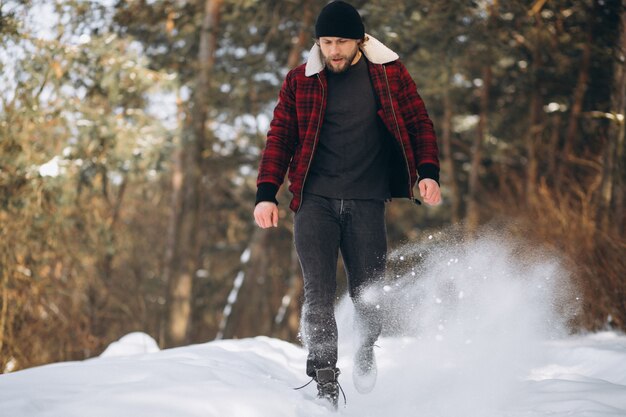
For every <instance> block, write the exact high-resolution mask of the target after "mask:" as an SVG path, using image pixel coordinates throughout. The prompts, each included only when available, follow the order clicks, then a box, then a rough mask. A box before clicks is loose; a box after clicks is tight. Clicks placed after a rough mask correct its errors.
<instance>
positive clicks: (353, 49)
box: [319, 36, 360, 74]
mask: <svg viewBox="0 0 626 417" xmlns="http://www.w3.org/2000/svg"><path fill="white" fill-rule="evenodd" d="M359 43H360V41H359V40H357V39H345V38H336V37H332V36H323V37H321V38H319V45H320V49H321V50H322V58H324V63H325V64H326V68H328V70H329V71H331V72H334V73H336V74H339V73H341V72H345V71H347V70H348V68H350V65H352V64H353V63H354V60H355V58H356V56H357V54H358V53H359Z"/></svg>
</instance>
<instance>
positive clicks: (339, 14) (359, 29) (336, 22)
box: [315, 1, 365, 39]
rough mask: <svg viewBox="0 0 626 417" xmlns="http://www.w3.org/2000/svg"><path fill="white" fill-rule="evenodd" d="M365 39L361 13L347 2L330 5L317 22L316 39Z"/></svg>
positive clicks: (323, 10)
mask: <svg viewBox="0 0 626 417" xmlns="http://www.w3.org/2000/svg"><path fill="white" fill-rule="evenodd" d="M322 36H335V37H338V38H347V39H363V37H364V36H365V28H364V27H363V21H362V20H361V16H360V15H359V12H357V10H356V9H355V8H354V7H352V6H351V5H349V4H348V3H346V2H345V1H333V2H332V3H328V4H327V5H326V6H325V7H324V8H323V9H322V11H321V12H320V15H319V16H318V17H317V21H316V22H315V37H316V38H321V37H322Z"/></svg>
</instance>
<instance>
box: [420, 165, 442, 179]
mask: <svg viewBox="0 0 626 417" xmlns="http://www.w3.org/2000/svg"><path fill="white" fill-rule="evenodd" d="M417 174H418V175H419V180H418V181H417V182H418V183H419V182H420V181H421V180H423V179H425V178H430V179H431V180H435V181H437V184H439V167H438V166H437V165H435V164H422V165H420V166H418V167H417Z"/></svg>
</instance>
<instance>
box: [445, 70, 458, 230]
mask: <svg viewBox="0 0 626 417" xmlns="http://www.w3.org/2000/svg"><path fill="white" fill-rule="evenodd" d="M441 142H442V145H443V152H444V159H443V161H442V162H443V169H444V171H445V172H446V173H447V177H448V184H447V186H448V187H449V189H450V200H451V201H450V204H451V209H450V217H451V220H452V223H458V222H459V220H461V194H460V192H459V184H458V182H457V178H456V176H457V174H456V169H455V167H454V159H453V157H452V100H451V98H450V72H449V71H448V72H446V79H445V86H444V92H443V126H442V135H441Z"/></svg>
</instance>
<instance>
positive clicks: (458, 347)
mask: <svg viewBox="0 0 626 417" xmlns="http://www.w3.org/2000/svg"><path fill="white" fill-rule="evenodd" d="M390 265H391V266H390V270H391V271H393V272H394V273H395V274H396V275H397V277H396V280H395V281H394V282H393V283H389V284H388V285H387V286H385V287H384V288H378V289H372V293H371V296H372V297H374V298H373V299H375V300H377V302H379V303H380V306H381V311H382V312H383V314H385V316H386V333H385V336H384V337H382V338H381V339H380V341H379V342H378V346H379V348H377V349H376V353H377V358H378V365H379V372H378V383H377V386H376V388H375V389H374V391H373V392H372V393H370V394H367V395H361V394H358V393H357V392H356V390H355V389H354V387H353V384H352V380H351V371H352V363H351V356H352V353H353V347H352V343H351V338H352V337H353V331H352V324H351V323H352V316H353V310H352V306H351V304H350V302H349V300H347V299H343V300H342V301H341V302H340V303H339V305H338V309H337V317H338V324H339V331H340V352H339V354H340V355H339V356H340V357H339V363H338V366H339V367H340V368H341V370H342V375H341V376H340V379H339V380H340V382H341V384H342V386H343V389H344V390H345V393H346V396H347V405H346V406H345V407H344V406H343V405H341V406H340V410H339V415H344V416H423V417H491V416H493V417H496V416H497V417H506V416H510V417H539V416H545V417H548V416H549V417H565V416H576V417H605V416H626V336H624V335H622V334H618V333H615V332H610V331H607V332H601V333H596V334H588V335H578V336H568V335H567V333H566V332H565V330H564V329H565V325H564V324H565V322H566V320H567V319H569V318H570V317H571V315H573V314H577V312H578V310H577V306H576V291H575V289H574V288H572V286H571V285H570V284H569V283H568V280H567V273H566V272H565V271H564V269H563V267H562V265H561V264H560V262H558V260H557V259H556V258H555V257H553V256H548V255H545V254H541V253H540V252H539V251H536V250H535V251H533V250H531V249H529V248H528V247H525V246H524V245H520V244H511V243H507V242H505V241H503V240H502V239H498V238H494V237H493V236H490V237H484V238H482V239H479V240H477V241H473V242H471V244H470V243H468V244H464V243H441V242H438V239H437V238H434V239H431V240H427V241H426V243H423V244H419V245H409V246H405V247H403V248H400V249H398V250H396V251H394V252H393V253H392V254H390ZM377 294H378V295H377ZM381 294H382V295H381ZM376 297H378V298H376ZM305 357H306V352H305V350H304V349H303V348H301V347H299V346H296V345H294V344H290V343H287V342H284V341H280V340H276V339H271V338H267V337H257V338H252V339H243V340H220V341H214V342H210V343H205V344H199V345H192V346H187V347H182V348H176V349H167V350H162V351H159V350H158V347H157V346H156V344H155V343H154V341H152V340H151V339H150V338H149V336H147V335H143V334H140V333H136V334H131V335H128V336H126V337H124V338H122V339H121V340H120V341H119V342H116V343H115V344H113V345H111V346H110V347H109V349H107V350H106V351H105V353H104V354H103V355H102V356H101V357H99V358H94V359H90V360H86V361H82V362H70V363H58V364H52V365H46V366H42V367H38V368H32V369H27V370H23V371H19V372H15V373H11V374H6V375H1V376H0V416H1V417H5V416H6V417H9V416H10V417H22V416H24V417H26V416H28V417H31V416H46V417H52V416H55V417H72V416H76V417H79V416H80V417H98V416H132V417H156V416H176V417H186V416H189V417H191V416H198V417H199V416H202V417H209V416H220V417H222V416H237V417H257V416H272V417H282V416H285V417H287V416H298V417H304V416H313V417H314V416H324V415H329V414H330V412H329V410H328V409H327V408H326V407H325V405H324V404H323V403H320V402H318V400H316V399H315V388H314V384H311V385H309V386H308V387H306V388H304V389H302V390H300V391H295V390H293V389H292V388H293V387H296V386H299V385H302V384H303V383H305V382H307V380H308V379H307V377H306V376H305V374H304V365H305ZM340 401H341V399H340Z"/></svg>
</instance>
